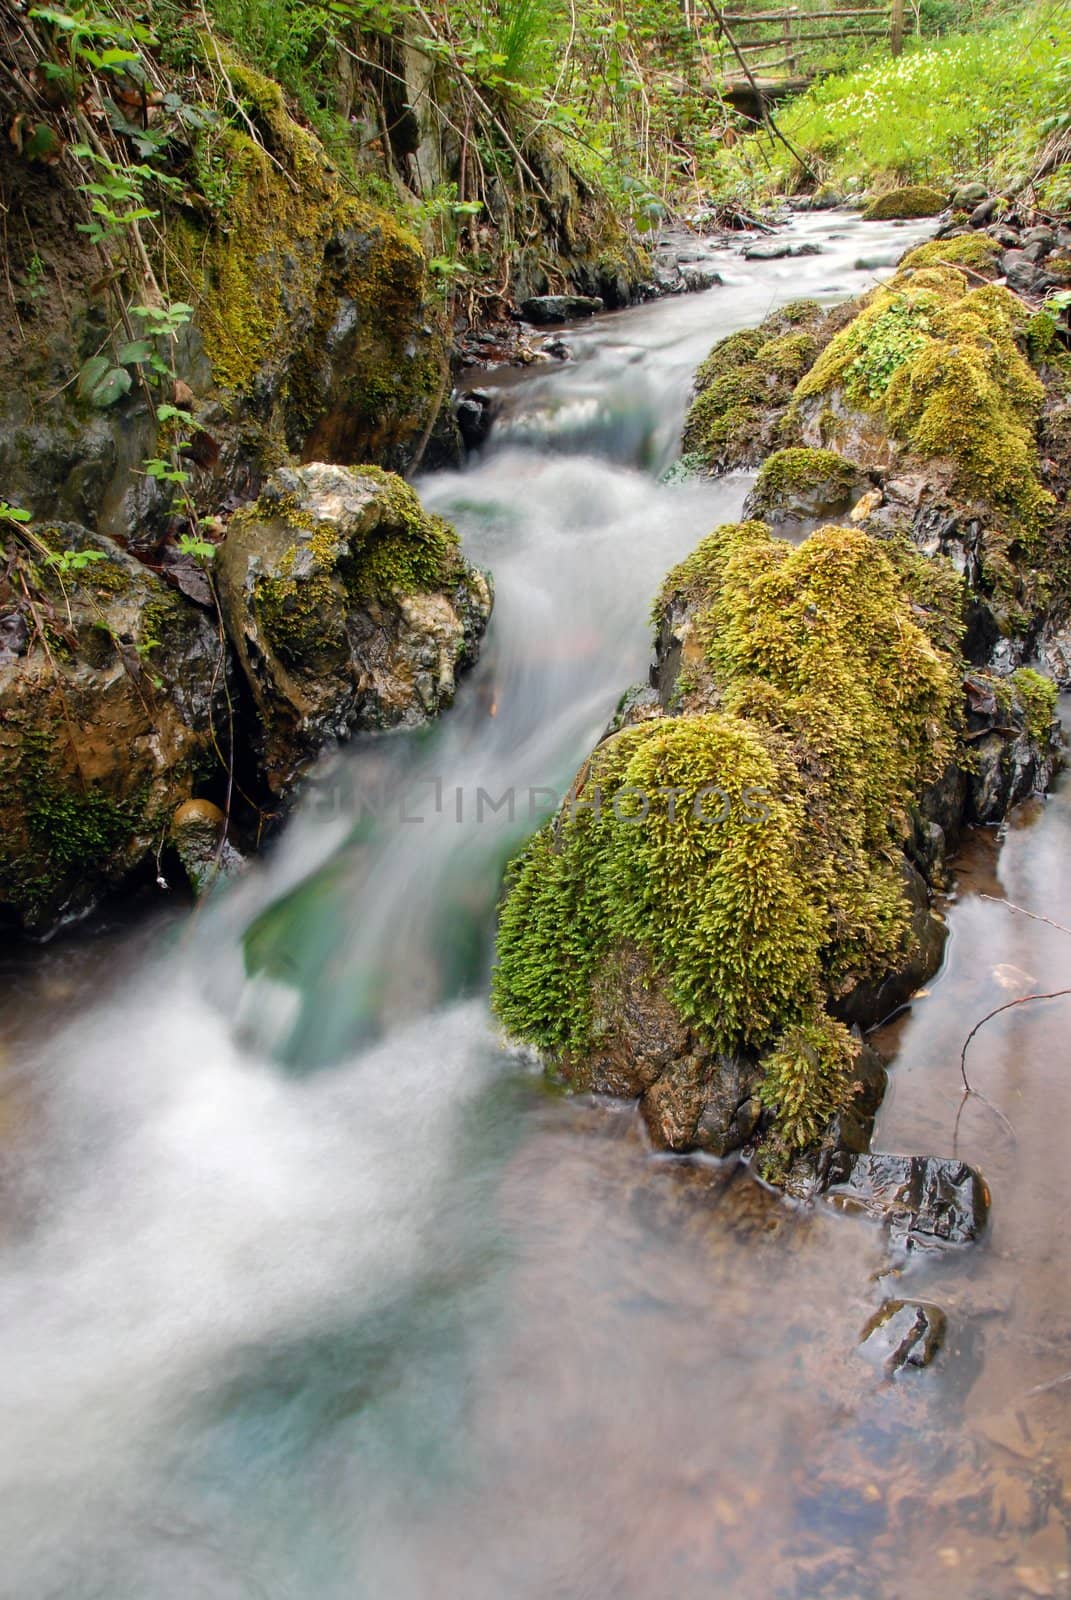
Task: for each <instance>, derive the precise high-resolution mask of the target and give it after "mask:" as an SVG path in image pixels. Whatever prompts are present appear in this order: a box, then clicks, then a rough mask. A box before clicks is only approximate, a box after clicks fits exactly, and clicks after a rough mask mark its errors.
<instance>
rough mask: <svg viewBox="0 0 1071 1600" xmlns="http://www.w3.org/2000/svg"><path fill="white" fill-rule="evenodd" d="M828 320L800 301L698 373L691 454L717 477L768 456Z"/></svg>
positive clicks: (688, 428) (721, 348)
mask: <svg viewBox="0 0 1071 1600" xmlns="http://www.w3.org/2000/svg"><path fill="white" fill-rule="evenodd" d="M822 320H823V314H822V311H821V308H820V307H819V306H818V305H817V303H816V302H815V301H813V300H797V301H793V302H791V303H790V304H789V305H787V306H784V307H782V309H781V310H780V311H776V312H774V313H773V314H772V315H771V316H769V317H767V318H766V320H765V321H764V322H763V323H762V324H761V326H760V327H758V328H753V329H749V330H747V331H746V332H743V333H733V334H730V335H729V337H728V338H727V339H723V340H721V341H720V343H718V344H716V345H715V346H714V349H713V350H712V351H711V352H710V354H709V356H707V358H706V360H705V361H704V362H703V364H702V365H701V366H700V368H699V370H698V372H697V373H696V378H695V388H696V396H695V400H694V401H693V403H692V406H691V408H690V410H689V412H688V416H687V418H686V420H685V425H684V449H685V451H686V452H688V453H689V455H690V456H693V457H694V458H696V459H698V460H700V461H702V462H703V464H704V465H705V466H706V467H707V468H708V469H711V470H713V471H721V470H723V469H724V468H725V467H726V466H739V465H744V464H746V463H748V462H750V461H754V460H756V459H757V458H759V457H760V456H761V455H762V454H764V453H765V450H766V449H767V448H768V447H769V442H770V441H769V438H768V435H769V433H770V430H771V427H772V423H773V422H774V421H775V420H776V417H777V414H778V411H779V408H780V407H783V406H784V405H785V404H786V403H787V401H788V400H789V399H790V397H791V394H792V390H793V387H794V385H795V384H796V383H797V381H798V380H799V379H800V378H801V377H802V376H803V374H804V373H805V372H806V371H807V369H808V367H809V366H810V365H811V363H812V362H813V361H814V359H815V356H816V355H817V354H818V350H819V348H820V345H819V340H818V338H817V335H816V329H817V328H818V327H819V326H820V324H821V323H822Z"/></svg>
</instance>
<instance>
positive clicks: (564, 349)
mask: <svg viewBox="0 0 1071 1600" xmlns="http://www.w3.org/2000/svg"><path fill="white" fill-rule="evenodd" d="M539 348H540V349H541V350H542V351H543V353H544V354H545V355H548V356H550V357H551V359H552V360H554V361H571V360H572V359H573V349H572V346H571V345H568V344H566V342H565V340H564V339H544V340H543V343H542V344H541V345H540V347H539Z"/></svg>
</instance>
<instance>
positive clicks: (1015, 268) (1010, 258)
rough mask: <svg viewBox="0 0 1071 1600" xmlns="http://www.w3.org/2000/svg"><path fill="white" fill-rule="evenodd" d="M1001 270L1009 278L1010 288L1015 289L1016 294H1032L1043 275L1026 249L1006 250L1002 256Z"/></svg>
mask: <svg viewBox="0 0 1071 1600" xmlns="http://www.w3.org/2000/svg"><path fill="white" fill-rule="evenodd" d="M1000 270H1001V271H1002V272H1003V274H1004V276H1005V277H1006V278H1007V280H1008V288H1009V289H1014V290H1015V293H1016V294H1032V293H1033V292H1034V291H1035V289H1036V287H1037V281H1038V278H1039V277H1040V276H1041V274H1040V273H1039V271H1038V269H1037V267H1036V266H1035V264H1034V262H1033V261H1031V260H1030V259H1029V258H1028V256H1027V254H1026V252H1025V251H1024V250H1005V252H1004V254H1003V255H1002V256H1001V258H1000Z"/></svg>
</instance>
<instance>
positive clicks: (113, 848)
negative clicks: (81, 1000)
mask: <svg viewBox="0 0 1071 1600" xmlns="http://www.w3.org/2000/svg"><path fill="white" fill-rule="evenodd" d="M42 537H43V538H44V540H45V542H46V544H47V545H49V546H51V548H52V552H53V556H54V557H55V558H56V559H53V560H47V559H45V558H44V557H42V559H41V560H40V562H39V563H38V565H37V572H36V577H35V579H34V582H33V588H32V595H33V598H32V604H30V605H29V607H28V610H27V612H26V613H24V614H23V627H22V628H21V630H19V633H18V637H17V642H16V644H15V648H13V649H8V650H5V651H4V652H3V655H2V657H0V912H2V914H3V916H4V917H5V918H6V919H8V920H9V921H10V922H12V923H13V924H14V925H16V926H17V927H19V928H21V929H24V930H26V931H28V932H31V933H36V934H45V933H48V932H50V931H51V930H52V929H53V928H55V927H56V925H57V924H58V923H60V922H62V921H65V920H69V919H70V918H73V917H76V916H79V915H81V914H82V913H84V912H85V911H87V910H88V909H90V907H91V906H92V905H93V904H94V902H95V901H96V900H97V899H98V898H99V897H100V896H101V894H103V893H104V892H105V891H106V890H108V889H109V888H114V887H116V886H117V885H119V884H121V883H122V882H124V881H125V880H126V879H128V878H129V877H130V876H131V875H132V874H134V873H135V872H136V871H137V870H138V869H139V868H143V869H146V870H148V869H150V868H152V866H153V863H154V860H155V858H157V857H158V856H159V852H160V851H161V849H162V848H163V846H164V845H165V843H166V841H167V837H168V830H169V826H170V820H171V816H172V813H173V811H174V810H175V807H176V806H177V805H178V804H179V803H180V802H181V801H183V800H186V799H188V798H189V797H190V796H191V794H192V793H193V792H194V791H195V789H197V788H199V787H200V786H202V785H203V784H205V783H208V784H211V783H212V782H213V781H216V782H218V781H219V779H220V776H221V774H220V769H219V765H218V761H217V756H216V749H217V747H218V745H219V744H221V743H223V742H225V738H226V726H227V718H226V703H225V697H224V696H225V683H226V676H227V665H226V662H225V660H223V659H221V651H220V641H219V635H218V632H217V629H216V626H215V623H214V621H213V619H212V618H211V616H210V615H209V614H208V613H207V612H205V611H202V610H200V609H199V608H198V607H196V606H194V605H192V604H191V603H190V602H189V601H187V600H186V599H185V598H184V597H183V596H182V595H181V594H179V593H177V592H176V591H175V590H173V589H170V588H168V587H167V585H166V584H164V583H163V582H162V580H161V579H159V578H157V577H156V576H154V575H153V574H152V573H151V572H149V571H148V570H147V569H146V568H145V567H143V566H141V565H140V564H139V563H138V562H136V561H134V560H132V559H131V558H130V557H129V556H127V555H126V554H125V553H124V552H123V551H122V550H120V549H119V548H118V546H116V545H115V544H113V543H112V542H111V541H110V540H108V539H105V538H104V537H102V536H98V535H91V534H89V533H87V532H86V531H85V529H83V528H79V527H77V526H74V525H62V526H56V527H53V528H50V529H45V530H44V531H43V535H42ZM64 555H66V558H67V559H66V563H64ZM94 558H99V559H94ZM80 562H82V563H84V564H82V565H79V564H78V563H80ZM5 615H7V616H9V617H11V616H13V615H16V613H14V612H12V611H7V612H6V613H5Z"/></svg>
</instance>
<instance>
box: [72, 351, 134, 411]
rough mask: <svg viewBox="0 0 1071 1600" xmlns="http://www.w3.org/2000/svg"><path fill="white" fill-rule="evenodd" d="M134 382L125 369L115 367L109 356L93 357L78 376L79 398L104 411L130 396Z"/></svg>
mask: <svg viewBox="0 0 1071 1600" xmlns="http://www.w3.org/2000/svg"><path fill="white" fill-rule="evenodd" d="M133 383H134V380H133V378H132V377H131V376H130V373H129V372H127V370H126V368H125V367H115V366H113V365H112V363H111V362H110V361H109V360H108V357H107V356H91V357H90V359H89V360H88V361H87V362H86V364H85V366H84V367H83V368H82V370H81V371H80V372H79V374H78V397H79V399H80V400H88V401H89V404H90V405H92V406H97V407H99V408H100V409H101V410H102V411H103V410H104V409H105V408H106V407H107V406H113V405H114V404H115V402H116V401H117V400H121V399H122V397H123V395H125V394H129V393H130V390H131V388H132V387H133Z"/></svg>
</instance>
